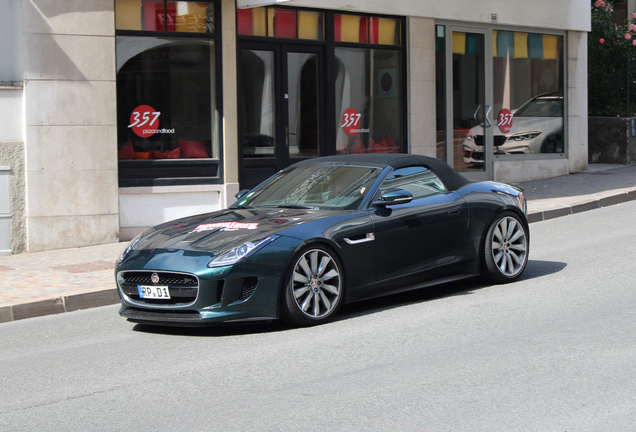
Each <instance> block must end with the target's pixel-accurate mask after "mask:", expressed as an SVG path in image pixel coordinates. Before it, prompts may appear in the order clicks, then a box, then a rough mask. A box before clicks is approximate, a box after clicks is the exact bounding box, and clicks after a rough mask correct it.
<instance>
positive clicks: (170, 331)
mask: <svg viewBox="0 0 636 432" xmlns="http://www.w3.org/2000/svg"><path fill="white" fill-rule="evenodd" d="M565 267H567V264H566V263H563V262H556V261H538V260H529V261H528V265H527V267H526V270H525V271H524V273H523V276H522V277H521V279H520V280H519V282H522V281H527V280H531V279H535V278H539V277H543V276H548V275H551V274H554V273H558V272H560V271H561V270H563V269H564V268H565ZM489 286H492V285H489V284H486V283H484V282H482V281H481V280H480V279H479V278H476V277H475V278H470V279H464V280H461V281H457V282H450V283H445V284H441V285H436V286H432V287H428V288H422V289H417V290H413V291H407V292H404V293H399V294H392V295H388V296H385V297H378V298H374V299H371V300H363V301H360V302H357V303H352V304H348V305H344V306H343V307H342V308H341V309H340V310H339V311H338V314H337V316H336V317H335V319H334V321H335V322H338V321H344V320H349V319H353V318H356V317H360V316H365V315H370V314H374V313H378V312H382V311H385V310H389V309H393V308H397V307H402V306H406V305H409V304H413V303H423V302H427V301H431V300H436V299H440V298H445V297H451V296H458V295H469V294H471V293H472V292H473V291H475V290H478V289H482V288H487V287H489ZM292 329H294V328H293V327H290V326H287V325H285V324H284V323H281V322H279V321H272V322H262V323H249V324H219V325H214V326H209V327H169V326H155V325H147V324H136V325H135V326H134V327H133V330H134V331H136V332H142V333H153V334H165V335H171V336H187V337H224V336H240V335H247V334H258V333H275V332H280V331H286V330H292Z"/></svg>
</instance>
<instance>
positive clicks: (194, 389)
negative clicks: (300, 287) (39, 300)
mask: <svg viewBox="0 0 636 432" xmlns="http://www.w3.org/2000/svg"><path fill="white" fill-rule="evenodd" d="M635 215H636V202H630V203H626V204H621V205H618V206H613V207H607V208H603V209H599V210H594V211H590V212H587V213H581V214H577V215H573V216H568V217H563V218H559V219H554V220H550V221H546V222H540V223H535V224H532V226H531V234H532V239H531V253H530V262H529V264H528V268H527V271H526V273H525V275H524V278H523V279H522V280H521V281H519V282H517V283H514V284H508V285H500V286H488V285H482V284H480V283H478V282H476V281H468V282H463V283H456V284H451V285H446V286H443V287H439V288H436V289H433V290H427V291H423V290H421V291H418V292H412V293H407V294H401V295H396V296H391V297H388V298H384V299H378V300H373V301H366V302H363V303H359V304H355V305H351V306H348V307H345V308H344V310H342V311H341V313H340V315H339V319H338V320H336V321H335V322H333V323H331V324H328V325H324V326H320V327H314V328H304V329H290V328H286V327H284V326H282V325H279V324H275V323H274V324H269V325H264V326H250V327H223V328H212V329H205V330H181V331H179V330H167V331H166V330H163V331H162V330H159V331H158V330H157V329H153V328H148V327H143V326H135V325H133V324H131V323H128V322H126V321H125V320H123V319H121V318H119V317H118V316H117V307H114V306H110V307H103V308H98V309H91V310H87V311H79V312H72V313H67V314H63V315H60V316H47V317H42V318H34V319H29V320H24V321H17V322H12V323H5V324H0V430H1V431H42V430H55V431H57V430H60V431H61V430H64V431H93V430H95V431H97V430H99V431H133V430H149V431H203V430H206V431H419V432H423V431H429V432H433V431H488V432H493V431H507V432H509V431H541V432H549V431H559V432H564V431H567V432H577V431H613V432H615V431H633V430H636V360H635V359H636V337H634V335H635V334H636V290H635V288H636V283H635V281H634V271H633V270H634V257H635V256H636V246H635V245H634V240H635V239H636V223H635V222H636V216H635Z"/></svg>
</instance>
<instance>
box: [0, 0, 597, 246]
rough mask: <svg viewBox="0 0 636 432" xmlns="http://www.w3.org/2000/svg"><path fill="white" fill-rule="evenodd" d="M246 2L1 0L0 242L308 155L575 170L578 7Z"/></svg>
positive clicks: (501, 177) (186, 208)
mask: <svg viewBox="0 0 636 432" xmlns="http://www.w3.org/2000/svg"><path fill="white" fill-rule="evenodd" d="M250 3H252V4H250ZM254 3H258V1H254V0H239V6H241V7H237V2H236V0H210V1H173V0H78V1H74V2H56V1H53V0H21V1H20V0H1V1H0V4H1V5H2V7H3V10H4V11H5V13H4V14H3V15H2V16H1V17H0V40H1V41H2V44H0V53H1V54H2V59H3V60H4V61H3V62H2V64H1V65H0V253H11V252H13V253H19V252H23V251H39V250H47V249H55V248H65V247H75V246H84V245H92V244H101V243H106V242H114V241H117V240H118V239H121V240H127V239H130V238H132V237H133V236H134V235H136V234H137V233H139V232H141V231H143V230H144V229H146V228H147V227H150V226H153V225H157V224H159V223H162V222H166V221H168V220H171V219H175V218H178V217H182V216H187V215H192V214H197V213H202V212H207V211H214V210H218V209H222V208H224V207H226V206H227V205H229V204H231V203H232V202H233V197H234V195H235V194H236V193H237V192H238V191H239V190H240V189H244V188H252V187H254V186H255V185H256V184H258V183H259V182H260V181H262V180H264V179H265V178H267V177H268V176H270V175H271V174H273V173H275V172H276V171H277V170H279V169H281V168H284V167H285V166H288V165H289V164H291V163H294V162H295V161H299V160H302V159H306V158H311V157H316V156H323V155H331V154H343V153H375V152H382V153H385V152H408V153H414V154H423V155H428V156H435V157H439V158H441V159H443V160H445V161H447V162H448V163H449V164H450V165H452V166H454V167H455V168H456V169H457V170H458V171H461V172H463V173H464V174H465V175H466V176H467V177H470V178H474V179H493V180H498V181H506V182H516V181H528V180H533V179H539V178H545V177H551V176H557V175H564V174H568V173H574V172H580V171H584V170H585V169H586V168H587V34H586V33H587V31H589V29H590V4H589V3H588V2H586V1H583V0H566V1H561V2H551V3H548V2H509V1H504V0H489V1H485V0H477V1H474V0H453V1H451V2H446V3H440V2H437V3H429V2H421V1H417V0H397V1H394V2H387V1H381V0H375V1H368V0H366V1H363V0H351V1H349V2H346V4H344V3H342V2H339V1H336V0H323V1H315V0H291V1H279V2H275V1H272V2H270V4H268V5H255V4H254ZM246 5H247V6H256V7H243V6H246ZM3 191H4V192H3Z"/></svg>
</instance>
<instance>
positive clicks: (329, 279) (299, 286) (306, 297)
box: [290, 249, 342, 319]
mask: <svg viewBox="0 0 636 432" xmlns="http://www.w3.org/2000/svg"><path fill="white" fill-rule="evenodd" d="M290 283H291V284H292V287H291V288H292V294H293V298H294V300H295V302H296V305H297V306H298V308H299V309H300V311H301V312H302V313H303V314H304V315H306V316H307V317H309V318H313V319H319V318H323V317H326V316H328V315H329V314H330V313H331V312H333V310H334V309H335V308H336V307H337V306H338V304H339V299H340V295H341V292H342V289H341V281H340V269H339V268H338V264H337V262H336V261H335V259H334V258H333V257H332V256H331V255H330V254H329V253H328V252H326V251H325V250H322V249H311V250H308V251H307V252H305V253H304V254H303V255H301V257H300V258H299V259H298V261H297V262H296V265H295V266H294V271H293V274H292V279H291V282H290Z"/></svg>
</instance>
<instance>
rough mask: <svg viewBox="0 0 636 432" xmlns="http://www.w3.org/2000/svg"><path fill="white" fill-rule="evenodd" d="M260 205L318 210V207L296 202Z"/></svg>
mask: <svg viewBox="0 0 636 432" xmlns="http://www.w3.org/2000/svg"><path fill="white" fill-rule="evenodd" d="M261 207H273V208H288V209H302V210H318V207H313V206H306V205H298V204H276V205H264V206H261Z"/></svg>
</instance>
